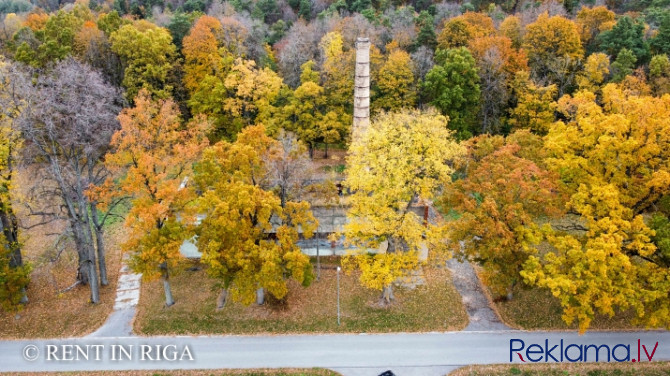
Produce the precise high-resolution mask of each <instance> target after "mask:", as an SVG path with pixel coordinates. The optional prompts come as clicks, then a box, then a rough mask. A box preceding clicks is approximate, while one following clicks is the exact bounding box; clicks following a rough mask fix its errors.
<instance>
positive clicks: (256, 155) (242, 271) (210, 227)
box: [195, 125, 317, 308]
mask: <svg viewBox="0 0 670 376" xmlns="http://www.w3.org/2000/svg"><path fill="white" fill-rule="evenodd" d="M281 147H282V146H281V145H279V142H278V141H277V140H274V139H272V138H270V137H268V136H266V134H265V128H264V127H263V126H262V125H258V126H250V127H247V128H245V129H244V130H242V132H241V133H240V134H239V135H238V137H237V140H236V141H235V142H234V143H229V142H226V141H220V142H218V143H217V144H215V145H213V146H211V147H209V148H207V149H206V150H205V152H204V155H203V159H202V161H201V162H200V163H198V165H197V167H196V175H195V186H196V187H197V189H198V190H200V191H201V192H203V194H202V196H201V197H200V198H199V199H198V203H197V207H198V209H199V212H200V214H202V215H204V216H205V218H204V219H203V220H202V223H201V224H200V225H199V228H198V236H199V237H198V248H199V250H200V251H201V252H202V253H203V256H202V260H203V262H205V263H207V264H208V265H209V268H208V269H207V271H208V273H209V275H210V276H211V277H213V278H214V279H216V280H217V282H218V285H219V287H221V289H222V291H221V294H220V296H219V301H218V308H222V307H223V305H224V304H225V302H226V301H227V300H228V295H230V298H231V299H232V300H235V301H241V302H242V303H244V304H247V305H248V304H251V303H252V302H253V301H254V299H255V297H256V291H257V290H258V289H263V290H264V291H267V292H269V293H270V294H271V295H272V296H274V297H275V298H277V299H282V298H284V296H286V294H287V293H288V287H287V285H286V280H287V279H288V278H292V279H294V280H296V281H298V282H299V283H302V284H303V285H305V286H306V285H309V284H310V282H311V281H312V279H313V274H312V266H311V264H310V262H309V257H308V256H307V255H305V254H303V253H302V251H301V250H300V248H299V247H298V246H297V244H296V242H297V241H298V236H299V233H300V232H302V235H303V236H304V237H305V238H310V237H311V236H312V234H313V233H314V231H315V230H316V228H317V221H316V219H315V218H314V216H313V215H312V212H311V210H310V206H309V203H307V202H304V201H300V202H298V201H291V200H290V199H285V200H282V198H281V197H280V196H279V195H277V193H275V192H274V191H273V190H271V188H274V187H273V186H272V185H273V180H276V179H272V178H271V177H270V176H269V175H271V173H278V172H277V171H269V168H270V167H269V166H273V167H276V166H277V164H276V163H273V162H274V161H276V160H277V159H278V158H290V157H291V156H287V154H286V153H282V152H281V151H280V149H281ZM302 152H303V153H304V149H302ZM289 154H290V153H289ZM284 162H286V163H284V164H282V165H283V166H284V167H285V170H287V169H289V167H290V161H287V160H285V161H284ZM284 188H285V187H284Z"/></svg>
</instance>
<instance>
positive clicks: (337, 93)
mask: <svg viewBox="0 0 670 376" xmlns="http://www.w3.org/2000/svg"><path fill="white" fill-rule="evenodd" d="M319 47H320V48H321V54H322V56H323V57H324V61H323V64H322V67H321V76H322V82H323V87H324V89H325V93H326V96H327V97H328V102H329V105H330V106H332V107H333V108H338V109H341V110H343V111H346V112H351V107H352V105H351V95H352V94H351V93H353V91H354V51H353V49H350V50H348V51H345V50H344V41H343V40H342V35H341V34H340V33H338V32H330V33H328V34H326V35H324V36H323V38H322V39H321V42H320V43H319Z"/></svg>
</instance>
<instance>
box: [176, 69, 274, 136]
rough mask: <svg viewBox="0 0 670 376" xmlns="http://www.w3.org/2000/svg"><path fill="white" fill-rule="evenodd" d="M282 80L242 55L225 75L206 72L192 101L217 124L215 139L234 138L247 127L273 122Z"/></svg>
mask: <svg viewBox="0 0 670 376" xmlns="http://www.w3.org/2000/svg"><path fill="white" fill-rule="evenodd" d="M281 86H282V79H281V77H279V76H278V75H277V74H276V73H275V72H274V71H272V70H271V69H270V68H267V67H264V68H260V67H258V66H257V65H256V63H255V62H254V61H253V60H243V59H241V58H238V59H236V60H235V62H234V63H233V64H232V66H231V68H230V71H229V72H228V73H227V74H226V75H225V76H221V75H218V74H217V75H206V76H205V78H204V79H203V80H202V81H201V82H200V85H199V87H198V90H197V91H196V92H195V93H193V95H192V96H191V98H190V100H189V101H188V103H189V106H190V107H191V111H193V113H195V114H204V115H206V116H208V117H209V118H211V119H212V121H213V124H214V129H213V132H214V133H213V138H214V139H220V138H226V139H233V138H234V137H235V135H236V134H237V133H238V132H239V131H240V130H241V129H242V128H244V127H245V126H247V125H251V124H254V123H257V122H258V123H265V122H270V121H271V120H272V119H271V117H272V116H273V115H274V114H275V111H276V109H275V107H274V101H275V99H276V98H277V96H278V95H279V90H280V89H281Z"/></svg>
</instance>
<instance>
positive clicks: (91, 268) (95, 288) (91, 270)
mask: <svg viewBox="0 0 670 376" xmlns="http://www.w3.org/2000/svg"><path fill="white" fill-rule="evenodd" d="M89 252H90V253H89V262H88V280H89V281H90V282H91V283H90V285H91V303H93V304H98V303H100V286H99V285H98V271H97V270H96V268H95V249H93V247H90V248H89Z"/></svg>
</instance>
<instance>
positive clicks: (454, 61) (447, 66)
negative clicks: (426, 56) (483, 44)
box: [422, 47, 480, 139]
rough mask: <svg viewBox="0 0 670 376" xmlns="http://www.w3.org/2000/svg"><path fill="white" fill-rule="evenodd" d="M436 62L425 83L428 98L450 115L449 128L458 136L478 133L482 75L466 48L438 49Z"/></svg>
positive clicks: (436, 106)
mask: <svg viewBox="0 0 670 376" xmlns="http://www.w3.org/2000/svg"><path fill="white" fill-rule="evenodd" d="M435 60H436V62H437V64H436V65H435V66H434V67H433V69H431V70H430V72H428V74H427V75H426V79H425V81H424V83H423V87H422V90H423V95H424V96H425V98H426V99H427V100H428V102H429V103H430V104H431V105H433V106H435V108H437V109H439V110H440V111H441V112H442V113H443V114H444V115H447V116H449V128H450V129H453V130H455V131H456V135H457V136H458V137H459V138H463V139H464V138H468V137H469V136H472V135H473V134H476V133H478V130H477V128H476V116H477V115H476V114H477V110H478V109H479V95H480V89H479V75H478V74H477V66H476V65H475V60H474V59H473V57H472V55H471V54H470V51H468V49H467V48H465V47H461V48H455V49H450V50H438V52H437V54H436V58H435Z"/></svg>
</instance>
